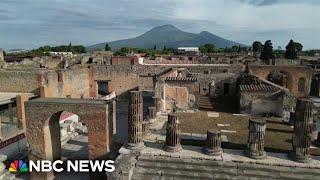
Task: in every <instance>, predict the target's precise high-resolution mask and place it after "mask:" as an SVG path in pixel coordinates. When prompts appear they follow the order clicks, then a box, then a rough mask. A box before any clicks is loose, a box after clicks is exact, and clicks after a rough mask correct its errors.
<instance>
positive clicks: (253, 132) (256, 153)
mask: <svg viewBox="0 0 320 180" xmlns="http://www.w3.org/2000/svg"><path fill="white" fill-rule="evenodd" d="M265 131H266V122H265V121H264V120H258V119H250V120H249V136H248V143H247V149H246V150H245V154H246V155H247V156H248V157H250V158H253V159H264V158H266V152H265V151H264V136H265Z"/></svg>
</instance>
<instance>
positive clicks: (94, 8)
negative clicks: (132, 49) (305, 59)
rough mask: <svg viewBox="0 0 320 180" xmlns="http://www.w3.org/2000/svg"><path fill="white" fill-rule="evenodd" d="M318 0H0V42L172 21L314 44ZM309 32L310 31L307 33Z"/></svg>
mask: <svg viewBox="0 0 320 180" xmlns="http://www.w3.org/2000/svg"><path fill="white" fill-rule="evenodd" d="M319 5H320V3H319V2H318V0H305V1H300V0H224V1H222V0H153V1H150V0H108V1H105V0H67V1H66V0H1V1H0V24H1V25H0V26H1V28H0V34H1V39H0V47H4V48H5V49H10V48H34V47H37V46H42V45H46V44H50V45H59V44H68V43H69V42H70V41H72V43H73V44H84V45H91V44H95V43H100V42H105V41H112V40H118V39H122V38H130V37H134V36H137V35H139V34H142V33H144V32H145V31H147V30H149V29H151V28H152V27H154V26H158V25H163V24H173V25H176V26H177V27H179V28H181V29H183V30H185V31H190V32H200V31H203V30H206V31H210V32H212V33H215V34H217V35H220V36H222V37H225V38H228V39H231V40H234V41H238V42H241V43H246V44H251V42H252V41H254V40H256V39H259V40H261V41H263V40H265V39H272V40H274V41H275V43H274V44H279V45H281V46H285V44H286V43H287V41H288V40H289V39H291V38H294V39H297V40H299V41H301V42H302V43H303V44H305V47H307V48H316V47H318V44H316V43H315V42H317V41H320V37H312V35H314V34H319V33H320V24H318V23H316V22H317V21H318V17H320V6H319ZM310 33H312V34H310Z"/></svg>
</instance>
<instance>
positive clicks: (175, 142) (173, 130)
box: [163, 114, 182, 152]
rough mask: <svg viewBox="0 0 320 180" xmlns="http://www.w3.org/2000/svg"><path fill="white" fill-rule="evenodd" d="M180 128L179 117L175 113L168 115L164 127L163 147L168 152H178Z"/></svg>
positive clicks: (179, 147) (179, 148)
mask: <svg viewBox="0 0 320 180" xmlns="http://www.w3.org/2000/svg"><path fill="white" fill-rule="evenodd" d="M180 142H181V130H180V122H179V117H178V116H177V115H176V114H169V115H168V122H167V128H166V142H165V145H164V147H163V149H164V150H165V151H168V152H179V151H180V150H181V149H182V147H181V143H180Z"/></svg>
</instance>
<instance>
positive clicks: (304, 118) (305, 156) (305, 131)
mask: <svg viewBox="0 0 320 180" xmlns="http://www.w3.org/2000/svg"><path fill="white" fill-rule="evenodd" d="M313 117H314V112H313V104H312V102H311V101H310V100H308V99H298V101H297V105H296V112H295V122H294V130H293V131H294V133H293V136H292V149H293V151H292V153H291V154H289V157H290V158H291V159H293V160H294V161H297V162H309V161H310V160H311V158H310V145H311V134H312V132H313V131H314V128H315V126H314V123H313Z"/></svg>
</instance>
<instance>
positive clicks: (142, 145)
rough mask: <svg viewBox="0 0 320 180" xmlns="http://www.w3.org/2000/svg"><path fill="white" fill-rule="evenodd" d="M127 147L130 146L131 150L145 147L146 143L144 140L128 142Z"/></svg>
mask: <svg viewBox="0 0 320 180" xmlns="http://www.w3.org/2000/svg"><path fill="white" fill-rule="evenodd" d="M126 148H128V149H130V150H140V149H142V148H144V143H143V142H140V143H127V145H126Z"/></svg>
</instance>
